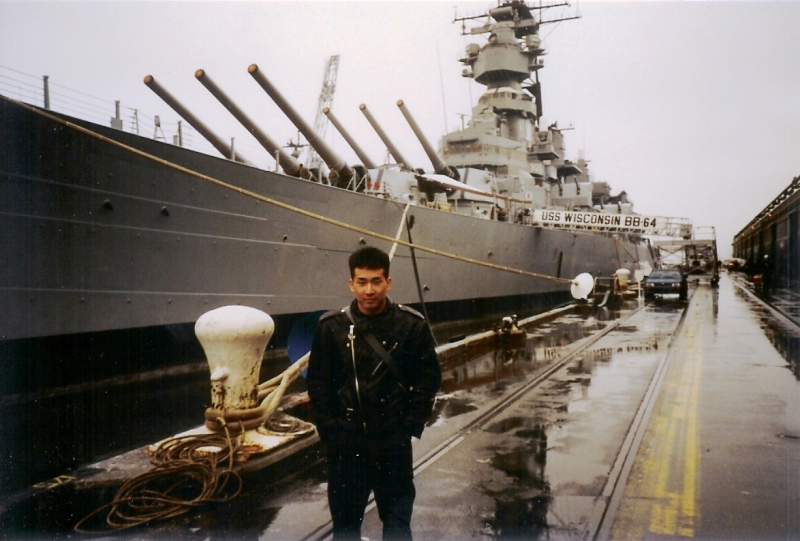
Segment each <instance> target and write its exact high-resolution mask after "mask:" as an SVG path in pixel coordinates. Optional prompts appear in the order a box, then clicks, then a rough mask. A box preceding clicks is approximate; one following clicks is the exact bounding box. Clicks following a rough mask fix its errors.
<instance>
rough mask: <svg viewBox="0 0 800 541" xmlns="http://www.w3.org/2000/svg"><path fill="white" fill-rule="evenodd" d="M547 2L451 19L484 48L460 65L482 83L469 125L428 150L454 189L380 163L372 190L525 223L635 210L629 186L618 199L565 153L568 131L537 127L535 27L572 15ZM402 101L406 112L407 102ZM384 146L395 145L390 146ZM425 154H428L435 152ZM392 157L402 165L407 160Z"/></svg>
mask: <svg viewBox="0 0 800 541" xmlns="http://www.w3.org/2000/svg"><path fill="white" fill-rule="evenodd" d="M545 7H549V6H539V7H535V6H529V5H527V4H526V3H524V2H520V1H516V0H515V1H512V2H506V3H503V4H502V5H500V6H498V7H496V8H493V9H490V10H488V12H487V13H486V14H484V15H481V16H479V17H463V18H456V19H455V22H461V24H462V34H463V35H468V36H482V37H485V43H484V44H483V45H481V44H478V43H471V44H469V45H467V47H466V51H465V55H464V57H463V58H461V59H460V62H461V63H462V64H463V65H464V68H463V71H462V75H463V76H464V77H468V78H470V79H473V80H474V81H475V82H477V83H479V84H481V85H483V86H485V87H486V88H485V91H484V93H483V94H482V95H481V97H480V98H479V99H478V102H477V103H476V104H475V105H474V107H473V109H472V115H471V117H470V118H469V121H468V123H467V125H466V126H464V127H462V128H461V129H459V130H456V131H453V132H450V133H448V134H446V135H444V136H443V137H442V138H441V139H440V141H439V148H438V153H437V155H436V156H431V162H432V163H433V165H434V169H435V171H436V173H439V174H442V175H444V176H447V177H449V178H450V179H452V180H455V181H457V182H456V183H453V182H449V183H448V182H446V181H444V182H443V184H445V186H446V187H447V188H449V190H448V191H447V192H444V193H443V191H442V190H439V191H438V192H435V191H431V190H430V189H426V188H428V186H427V185H426V184H427V183H426V181H427V180H432V179H431V178H430V177H426V178H423V179H420V178H419V176H417V177H416V178H412V176H413V175H409V174H405V175H404V174H401V173H398V172H397V171H393V172H387V171H385V170H383V169H385V168H382V169H379V170H374V171H372V172H371V175H372V177H375V178H378V177H381V179H382V180H383V182H382V183H381V182H379V183H377V185H376V187H375V188H373V189H372V192H373V193H382V194H384V195H385V196H391V197H397V196H399V195H400V194H404V197H405V198H406V199H409V198H410V199H412V200H413V199H416V202H417V203H419V204H427V205H431V206H434V207H436V208H440V209H446V210H449V211H451V212H457V213H460V214H466V215H470V216H476V217H482V218H487V219H498V218H499V219H501V220H509V221H515V222H517V223H528V224H531V223H533V219H532V216H533V214H532V213H531V210H533V209H567V210H576V211H591V212H613V213H620V214H630V213H632V212H633V209H632V204H631V203H630V202H629V201H628V199H627V195H626V194H625V192H622V193H621V194H619V195H617V196H612V195H611V192H610V188H609V186H608V184H606V183H594V182H592V181H591V179H590V175H589V171H588V163H587V161H586V160H585V159H584V158H583V157H582V156H581V157H579V158H578V160H577V161H575V162H573V161H570V160H569V159H567V158H566V157H565V154H566V152H565V144H564V134H563V131H564V130H563V129H561V128H559V127H558V125H557V123H553V124H550V125H547V126H543V125H541V121H542V111H543V106H542V92H541V84H540V82H539V71H540V70H541V69H542V68H543V67H544V61H543V58H542V57H543V56H544V55H545V50H544V49H543V48H542V43H541V38H540V37H539V29H540V28H541V26H542V25H543V24H547V23H553V22H558V21H563V20H567V19H569V18H574V17H569V18H567V19H555V20H549V21H542V20H541V16H540V15H539V14H538V13H537V12H538V11H540V10H542V9H544V8H545ZM478 19H484V20H485V21H486V22H484V23H483V24H479V25H477V26H473V27H472V28H467V21H474V20H478ZM399 105H400V106H401V109H403V105H402V103H401V104H399ZM362 107H364V106H362ZM404 114H405V115H406V118H407V119H408V120H409V123H411V124H412V128H414V131H415V133H417V136H418V138H419V139H420V142H421V143H422V144H423V146H425V145H426V143H427V141H424V140H423V139H424V135H421V134H420V133H419V131H418V129H416V127H415V125H414V123H413V119H411V118H409V113H407V112H406V111H405V110H404ZM370 121H371V122H374V120H373V119H370ZM382 137H385V135H383V136H382ZM387 146H389V148H390V149H391V148H392V144H391V142H387ZM426 151H427V152H428V154H429V156H430V155H431V152H432V151H429V150H427V149H426ZM395 158H396V159H397V161H398V163H400V165H401V166H403V165H404V166H410V165H411V164H407V163H405V164H403V163H401V162H402V161H403V160H402V159H401V158H399V157H398V156H395ZM436 160H441V165H438V166H437V163H436ZM401 168H402V167H401ZM406 169H408V167H406ZM440 180H443V179H441V178H440ZM459 182H460V183H461V184H462V189H459V184H458V183H459ZM371 186H372V184H371Z"/></svg>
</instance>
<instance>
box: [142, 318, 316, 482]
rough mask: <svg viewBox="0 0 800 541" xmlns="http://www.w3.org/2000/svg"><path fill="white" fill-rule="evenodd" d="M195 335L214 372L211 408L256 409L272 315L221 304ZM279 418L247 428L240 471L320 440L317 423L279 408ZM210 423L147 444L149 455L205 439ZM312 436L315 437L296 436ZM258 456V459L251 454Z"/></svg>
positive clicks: (200, 320)
mask: <svg viewBox="0 0 800 541" xmlns="http://www.w3.org/2000/svg"><path fill="white" fill-rule="evenodd" d="M194 330H195V334H196V335H197V339H198V340H199V341H200V344H201V345H202V346H203V350H204V351H205V353H206V357H207V359H208V366H209V369H210V371H211V408H212V409H213V410H220V411H223V412H225V413H226V414H228V413H235V412H239V411H242V410H253V409H254V408H258V407H259V406H260V404H259V397H258V394H259V381H258V378H259V373H260V371H261V360H262V359H263V357H264V351H265V350H266V347H267V344H268V343H269V340H270V338H272V334H273V332H274V331H275V323H274V322H273V321H272V318H271V317H270V316H269V315H267V314H265V313H264V312H262V311H261V310H258V309H256V308H250V307H247V306H223V307H221V308H216V309H214V310H211V311H209V312H206V313H205V314H203V315H202V316H200V318H198V320H197V323H195V327H194ZM270 419H271V420H272V419H274V420H275V422H273V423H272V425H270V426H265V425H261V426H258V427H256V428H251V429H248V430H246V431H245V432H244V434H243V440H242V443H241V446H240V447H239V450H238V452H237V453H236V457H235V460H236V462H237V464H239V467H240V468H241V469H242V470H248V469H259V468H261V467H265V466H266V465H268V464H270V463H272V462H273V461H275V460H279V459H280V457H281V453H284V454H285V453H290V452H292V451H294V450H297V449H300V448H302V447H305V446H307V445H311V444H312V443H314V442H315V441H317V439H318V438H316V434H315V430H314V425H312V424H311V423H307V422H305V421H301V420H300V419H296V418H294V417H291V416H289V415H286V414H284V413H282V412H278V411H275V412H274V417H270ZM277 425H280V426H281V427H282V426H284V425H285V426H287V427H290V428H291V430H280V431H277V432H276V428H275V426H277ZM212 433H213V431H212V430H210V429H209V428H208V427H207V426H206V425H203V426H200V427H197V428H195V429H192V430H188V431H186V432H182V433H181V434H177V435H175V436H173V437H172V438H167V439H166V440H162V441H160V442H158V443H156V444H153V445H151V446H149V447H148V452H149V453H151V454H155V453H157V451H158V449H159V447H160V446H162V445H168V444H169V443H170V442H171V441H176V440H177V439H178V438H187V437H202V436H204V435H208V434H212ZM309 434H313V435H314V436H315V437H313V438H300V439H299V440H298V438H299V437H300V436H305V435H309ZM293 440H298V441H297V442H296V443H293V444H292V445H293V447H291V448H289V449H287V450H285V451H280V452H278V451H276V452H275V453H271V451H274V450H276V449H277V448H279V447H281V448H283V449H286V445H287V444H288V443H290V442H293ZM201 449H202V450H204V451H206V452H217V451H219V449H220V448H219V447H216V446H207V447H203V448H201ZM254 456H259V459H258V460H252V459H251V457H254Z"/></svg>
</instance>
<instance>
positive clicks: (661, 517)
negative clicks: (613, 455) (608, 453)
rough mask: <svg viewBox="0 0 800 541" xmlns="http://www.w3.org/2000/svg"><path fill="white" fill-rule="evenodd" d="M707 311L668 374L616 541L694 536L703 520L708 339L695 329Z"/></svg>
mask: <svg viewBox="0 0 800 541" xmlns="http://www.w3.org/2000/svg"><path fill="white" fill-rule="evenodd" d="M698 300H700V301H701V302H703V301H705V300H707V299H702V300H701V299H698ZM705 313H707V312H706V311H704V310H695V311H693V313H692V314H689V315H688V316H689V319H687V321H686V324H685V326H684V328H685V329H686V334H685V335H684V337H683V339H684V341H683V344H684V345H683V346H681V350H682V351H684V352H686V353H685V355H686V356H685V357H683V358H680V357H676V359H675V360H676V361H678V362H676V363H675V364H673V366H672V368H671V372H672V376H673V377H670V375H669V374H668V376H667V378H666V379H665V381H664V384H663V387H662V390H661V397H660V398H659V399H658V403H657V406H656V408H655V410H654V411H653V416H652V417H651V419H650V423H649V426H648V428H647V434H646V436H645V439H644V441H643V442H642V446H641V448H640V450H639V455H638V457H637V459H636V462H635V464H634V466H633V469H632V471H631V476H630V478H629V481H628V486H627V487H626V489H625V498H624V500H623V502H622V504H621V506H620V509H619V511H618V513H617V519H616V520H615V525H614V527H613V528H612V533H611V537H612V538H613V539H643V538H647V537H651V534H655V535H665V536H671V537H694V534H695V529H696V527H697V525H698V522H699V518H700V510H699V506H698V503H697V498H698V496H699V494H698V481H699V470H700V451H699V433H698V431H699V404H700V384H701V381H702V368H703V356H702V340H703V338H702V337H700V336H697V335H695V334H694V332H693V331H692V329H693V328H695V326H694V322H693V321H692V320H693V319H695V320H696V319H697V318H698V317H703V315H704V314H705ZM677 353H678V354H679V355H680V352H677ZM674 376H677V377H674Z"/></svg>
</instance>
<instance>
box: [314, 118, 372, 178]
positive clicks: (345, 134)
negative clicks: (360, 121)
mask: <svg viewBox="0 0 800 541" xmlns="http://www.w3.org/2000/svg"><path fill="white" fill-rule="evenodd" d="M322 112H323V113H325V116H327V117H328V120H330V121H331V124H333V126H334V127H335V128H336V129H337V130H339V133H341V134H342V137H344V140H345V141H347V144H348V145H350V148H352V149H353V150H354V151H355V153H356V156H358V159H359V160H361V163H363V164H364V166H365V167H366V168H367V169H376V168H377V167H378V166H377V164H376V163H375V162H373V161H372V160H370V159H369V156H367V154H366V152H364V151H363V150H362V149H361V147H360V146H359V145H358V143H356V141H355V139H353V137H352V136H351V135H350V133H348V131H347V130H346V129H345V128H344V126H342V123H341V122H339V119H338V118H336V117H335V116H334V115H333V111H331V110H330V108H329V107H325V108H324V109H323V110H322Z"/></svg>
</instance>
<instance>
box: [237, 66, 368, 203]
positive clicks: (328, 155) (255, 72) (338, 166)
mask: <svg viewBox="0 0 800 541" xmlns="http://www.w3.org/2000/svg"><path fill="white" fill-rule="evenodd" d="M247 71H248V72H249V73H250V75H252V76H253V79H255V80H256V82H257V83H258V84H259V85H260V86H261V88H263V89H264V91H265V92H266V93H267V94H268V95H269V97H270V98H272V101H274V102H275V105H277V106H278V107H279V108H280V109H281V111H283V114H285V115H286V116H287V117H289V120H291V121H292V123H293V124H294V125H295V126H296V127H297V129H298V130H300V133H302V134H303V136H305V138H306V141H308V144H309V145H311V146H312V147H313V148H314V150H316V151H317V153H318V154H319V155H320V157H321V158H322V159H323V160H325V163H326V164H327V165H328V167H330V168H331V171H336V173H337V174H338V175H339V181H338V182H337V185H339V186H340V187H341V186H347V184H348V183H349V182H350V180H351V179H352V178H353V170H352V169H351V168H350V166H349V165H347V163H346V162H345V161H343V160H342V159H341V158H339V156H337V155H336V153H335V152H334V151H333V150H332V149H331V148H330V147H329V146H328V145H327V143H325V141H324V140H323V139H322V138H321V137H320V136H319V135H317V134H316V133H314V130H313V129H311V126H309V125H308V124H307V123H306V122H305V121H304V120H303V119H302V118H301V117H300V115H298V114H297V112H296V111H295V110H294V108H293V107H292V106H291V105H290V104H289V102H288V101H286V99H285V98H284V97H283V96H282V95H281V93H280V92H279V91H278V89H277V88H275V87H274V86H273V84H272V83H271V82H270V81H269V79H267V77H266V76H265V75H264V74H263V73H261V71H260V70H259V69H258V66H257V65H256V64H250V67H248V68H247Z"/></svg>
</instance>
